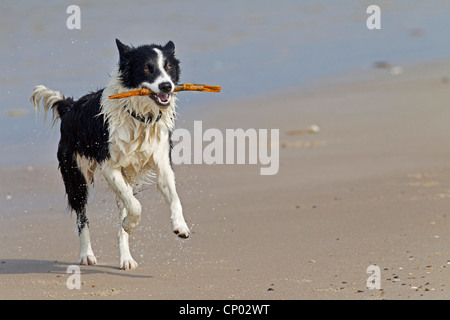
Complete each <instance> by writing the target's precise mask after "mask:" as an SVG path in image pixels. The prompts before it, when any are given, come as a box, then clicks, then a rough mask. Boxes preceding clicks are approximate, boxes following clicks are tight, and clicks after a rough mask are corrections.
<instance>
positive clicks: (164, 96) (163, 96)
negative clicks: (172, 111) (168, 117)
mask: <svg viewBox="0 0 450 320" xmlns="http://www.w3.org/2000/svg"><path fill="white" fill-rule="evenodd" d="M158 98H159V100H161V101H164V102H165V101H167V100H169V95H168V94H167V93H160V94H158Z"/></svg>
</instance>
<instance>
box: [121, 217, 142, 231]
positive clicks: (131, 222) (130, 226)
mask: <svg viewBox="0 0 450 320" xmlns="http://www.w3.org/2000/svg"><path fill="white" fill-rule="evenodd" d="M139 220H140V216H139V217H135V216H132V215H128V216H126V217H125V219H123V221H122V228H123V230H125V231H126V232H127V233H128V234H132V233H133V232H134V229H136V227H137V225H138V224H139Z"/></svg>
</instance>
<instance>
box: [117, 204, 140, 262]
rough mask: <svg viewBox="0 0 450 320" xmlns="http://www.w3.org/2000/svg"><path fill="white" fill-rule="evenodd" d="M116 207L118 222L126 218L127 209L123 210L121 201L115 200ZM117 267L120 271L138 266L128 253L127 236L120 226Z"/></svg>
mask: <svg viewBox="0 0 450 320" xmlns="http://www.w3.org/2000/svg"><path fill="white" fill-rule="evenodd" d="M117 206H118V207H119V218H120V222H122V221H123V219H125V217H126V216H127V209H125V206H124V205H123V202H122V200H120V199H119V198H117ZM118 238H119V266H120V269H122V270H127V269H135V268H137V266H138V264H137V262H136V261H134V259H133V257H132V256H131V253H130V246H129V244H128V238H129V235H128V233H127V232H125V230H124V229H123V227H122V225H120V227H119V234H118Z"/></svg>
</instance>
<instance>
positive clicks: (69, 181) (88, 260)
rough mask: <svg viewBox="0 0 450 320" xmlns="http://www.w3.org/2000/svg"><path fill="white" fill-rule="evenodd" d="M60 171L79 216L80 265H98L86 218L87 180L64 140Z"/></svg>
mask: <svg viewBox="0 0 450 320" xmlns="http://www.w3.org/2000/svg"><path fill="white" fill-rule="evenodd" d="M58 161H59V169H60V171H61V175H62V178H63V181H64V186H65V188H66V193H67V199H68V202H69V207H70V208H71V209H72V210H74V211H75V212H76V214H77V227H78V235H79V236H80V256H79V263H80V264H86V265H92V264H96V263H97V259H96V258H95V256H94V253H93V251H92V247H91V240H90V235H89V220H88V219H87V217H86V204H87V196H88V186H87V183H86V178H85V177H84V175H83V173H82V172H81V170H80V169H79V167H78V163H77V161H76V157H75V155H74V154H73V152H72V151H71V150H70V148H68V147H67V145H66V144H65V143H64V141H63V140H61V141H60V143H59V148H58Z"/></svg>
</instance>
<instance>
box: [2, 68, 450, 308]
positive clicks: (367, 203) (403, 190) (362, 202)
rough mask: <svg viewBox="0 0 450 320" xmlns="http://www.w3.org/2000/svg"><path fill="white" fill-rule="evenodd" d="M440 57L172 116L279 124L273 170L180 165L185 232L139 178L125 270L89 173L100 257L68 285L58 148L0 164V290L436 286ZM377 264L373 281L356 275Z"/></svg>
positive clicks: (428, 293)
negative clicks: (174, 227) (49, 157)
mask: <svg viewBox="0 0 450 320" xmlns="http://www.w3.org/2000/svg"><path fill="white" fill-rule="evenodd" d="M449 72H450V63H448V62H439V63H433V64H427V65H421V66H415V67H408V66H404V72H403V73H401V74H398V75H395V76H394V75H392V74H391V73H389V72H388V70H384V69H377V70H372V71H370V72H369V73H368V75H366V76H364V77H363V76H356V77H348V78H346V79H345V80H343V79H342V78H340V79H329V80H328V81H324V82H322V83H321V84H315V85H311V86H309V87H301V88H297V89H292V90H287V91H286V92H282V93H279V94H276V95H273V94H271V95H267V96H261V97H259V98H258V99H252V100H250V99H248V100H246V101H237V100H236V101H228V102H221V103H220V104H218V103H216V104H214V103H210V104H209V105H205V106H204V107H202V108H199V111H200V112H199V113H197V115H196V117H195V118H194V117H193V116H191V117H189V116H184V117H181V118H180V119H179V121H178V126H177V127H186V128H189V127H190V126H192V122H193V120H203V127H204V129H205V128H219V129H225V128H244V129H246V128H267V129H270V128H278V129H280V168H279V172H278V173H277V174H276V175H273V176H261V175H260V174H259V169H260V165H178V166H176V167H175V172H176V176H177V184H178V192H179V195H180V198H181V200H182V203H183V206H184V213H185V217H186V220H187V223H188V225H189V226H190V228H191V231H192V235H191V237H190V238H189V239H187V240H182V239H178V238H177V237H176V236H175V235H174V234H172V232H171V229H170V222H169V210H168V208H167V206H166V205H165V204H164V202H163V200H162V197H161V196H160V195H159V194H158V193H157V192H156V187H155V186H149V187H148V188H146V189H145V190H142V191H141V192H140V193H139V194H138V195H137V197H138V198H139V199H140V201H141V202H142V204H143V217H142V220H141V224H140V226H139V227H138V228H137V229H136V231H135V233H134V234H133V235H132V237H131V249H132V254H133V256H134V258H135V259H136V260H137V262H138V263H139V268H138V269H137V270H132V271H122V270H119V269H118V248H117V238H116V235H117V226H118V222H117V220H118V218H117V210H116V207H115V204H114V201H113V196H112V195H111V193H110V192H109V191H107V187H106V184H105V181H104V180H103V179H102V177H101V176H100V175H97V176H96V182H95V192H94V194H93V197H92V200H91V202H90V204H89V208H88V217H89V219H90V225H91V237H92V242H93V250H94V253H95V254H96V256H97V259H98V263H99V264H98V265H96V266H81V282H82V285H81V289H80V290H69V289H68V288H67V286H66V281H67V279H68V277H69V274H67V273H66V270H67V268H68V266H70V265H73V264H76V263H77V259H78V237H77V235H76V233H75V216H74V215H71V214H70V213H67V212H66V211H65V209H66V199H65V196H64V193H63V184H62V181H61V179H60V175H59V172H58V170H57V163H56V161H54V162H51V163H44V164H35V163H33V159H29V160H28V163H29V164H28V165H20V166H13V165H9V166H4V167H2V168H1V170H0V177H1V179H0V181H1V194H0V206H1V207H2V208H3V209H2V211H3V212H4V214H2V215H0V220H1V222H0V235H1V241H0V243H1V245H0V299H175V300H178V299H276V300H278V299H447V298H448V297H449V296H450V275H449V271H450V269H449V268H450V265H449V261H450V260H449V259H450V255H449V243H450V235H449V232H448V230H449V228H450V220H449V216H448V207H449V205H450V148H449V147H448V139H447V137H448V136H449V134H450V126H449V125H448V119H449V117H450V108H449V107H448V106H449V101H450V87H449V86H450V84H449V83H448V80H447V77H448V74H449ZM30 108H31V106H30ZM180 108H182V106H180ZM313 124H315V125H317V126H318V127H319V128H320V131H319V132H316V133H309V132H305V130H307V129H308V128H309V126H311V125H313ZM55 148H56V147H55ZM47 149H48V148H47ZM47 149H45V150H47ZM373 264H375V265H377V266H379V267H380V272H381V289H379V290H378V289H373V290H369V289H368V288H367V286H366V280H367V278H368V277H369V274H368V273H366V269H367V268H368V267H369V266H370V265H373Z"/></svg>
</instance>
